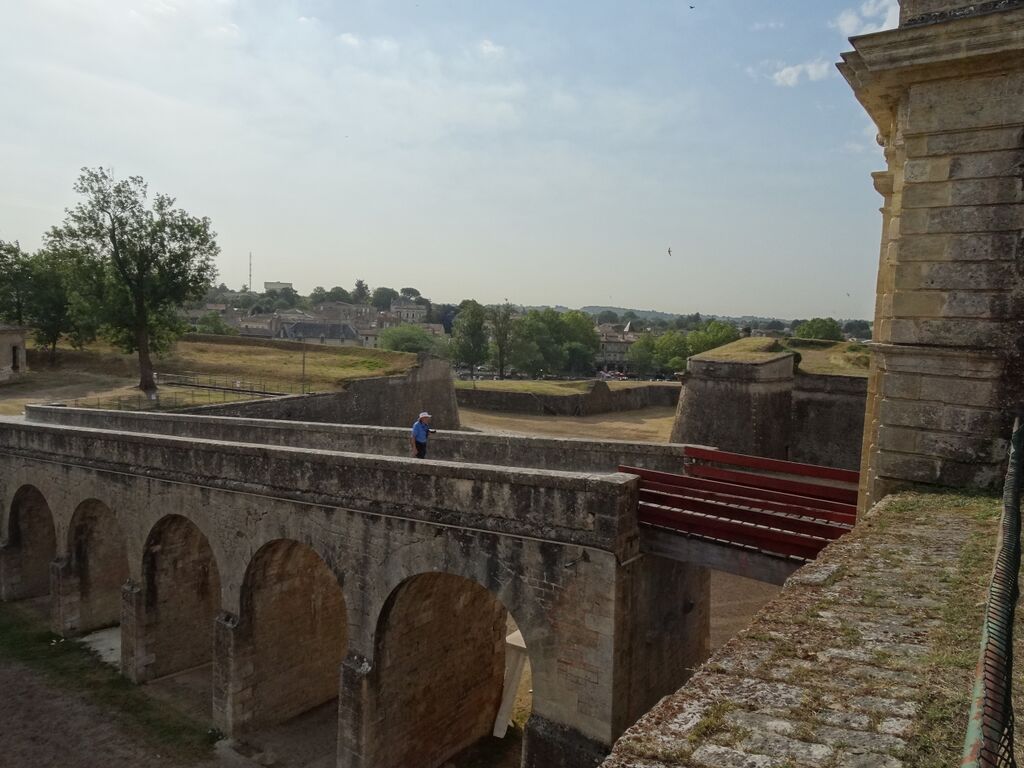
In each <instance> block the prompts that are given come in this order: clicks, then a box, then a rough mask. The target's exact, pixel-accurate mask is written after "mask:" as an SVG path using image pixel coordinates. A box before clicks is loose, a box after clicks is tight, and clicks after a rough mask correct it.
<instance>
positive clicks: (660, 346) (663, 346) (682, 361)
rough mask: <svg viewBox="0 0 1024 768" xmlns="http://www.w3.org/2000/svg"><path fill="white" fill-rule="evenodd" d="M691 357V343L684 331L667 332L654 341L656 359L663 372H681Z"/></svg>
mask: <svg viewBox="0 0 1024 768" xmlns="http://www.w3.org/2000/svg"><path fill="white" fill-rule="evenodd" d="M689 356H690V343H689V341H688V340H687V334H686V333H684V332H683V331H666V332H665V333H663V334H661V336H658V337H657V338H656V339H655V341H654V359H655V362H656V363H657V365H658V368H660V369H661V370H662V371H680V370H682V369H683V368H685V367H686V358H688V357H689Z"/></svg>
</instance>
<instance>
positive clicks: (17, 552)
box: [0, 485, 57, 611]
mask: <svg viewBox="0 0 1024 768" xmlns="http://www.w3.org/2000/svg"><path fill="white" fill-rule="evenodd" d="M56 554H57V534H56V531H55V529H54V524H53V515H52V513H51V512H50V506H49V505H48V504H47V503H46V499H45V498H44V497H43V494H42V493H40V492H39V489H38V488H36V487H34V486H31V485H25V486H22V487H21V488H19V489H18V492H17V493H15V494H14V499H13V501H12V502H11V513H10V517H9V518H8V521H7V546H6V547H5V548H4V550H3V557H2V558H0V569H2V570H0V589H2V590H3V594H2V597H3V599H4V600H26V599H30V598H46V597H48V596H49V594H50V563H51V562H53V559H54V557H56ZM48 602H49V601H48V600H40V601H39V603H40V606H41V608H40V610H41V611H45V610H46V606H47V605H48Z"/></svg>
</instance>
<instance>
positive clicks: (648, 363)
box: [626, 333, 657, 374]
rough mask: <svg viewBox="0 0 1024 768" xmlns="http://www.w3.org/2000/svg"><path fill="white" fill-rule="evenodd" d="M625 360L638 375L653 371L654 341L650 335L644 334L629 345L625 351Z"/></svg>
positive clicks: (654, 362) (654, 361)
mask: <svg viewBox="0 0 1024 768" xmlns="http://www.w3.org/2000/svg"><path fill="white" fill-rule="evenodd" d="M626 360H628V361H629V364H630V365H631V366H632V367H633V369H634V370H635V371H636V372H637V373H639V374H646V373H650V372H651V371H653V370H654V367H655V365H657V362H656V360H655V340H654V336H652V335H651V334H650V333H645V334H642V335H641V336H640V338H639V339H637V340H636V341H634V342H633V343H632V344H630V345H629V349H628V350H627V351H626Z"/></svg>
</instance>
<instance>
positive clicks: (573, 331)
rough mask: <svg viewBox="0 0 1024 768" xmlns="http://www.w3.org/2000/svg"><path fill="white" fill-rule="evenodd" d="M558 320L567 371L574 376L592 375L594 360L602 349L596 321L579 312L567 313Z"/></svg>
mask: <svg viewBox="0 0 1024 768" xmlns="http://www.w3.org/2000/svg"><path fill="white" fill-rule="evenodd" d="M558 319H559V326H560V330H561V333H560V336H561V338H560V341H561V344H562V355H563V358H564V360H565V362H564V365H565V369H566V370H568V371H569V372H570V373H572V374H574V375H579V374H582V373H592V372H593V370H594V358H595V357H596V356H597V353H598V350H600V349H601V338H600V336H598V335H597V329H596V328H595V327H594V319H593V318H592V317H591V316H590V315H588V314H587V313H586V312H580V311H579V310H571V311H569V312H566V313H565V314H563V315H560V316H559V318H558Z"/></svg>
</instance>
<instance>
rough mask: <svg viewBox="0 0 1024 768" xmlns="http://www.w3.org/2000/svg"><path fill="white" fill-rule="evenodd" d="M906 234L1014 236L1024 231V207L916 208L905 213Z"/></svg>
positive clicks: (903, 224) (904, 227) (904, 228)
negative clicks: (998, 234)
mask: <svg viewBox="0 0 1024 768" xmlns="http://www.w3.org/2000/svg"><path fill="white" fill-rule="evenodd" d="M902 227H903V233H904V234H905V235H916V234H942V233H946V232H948V233H968V232H1011V231H1019V230H1022V229H1024V205H984V206H957V207H953V208H915V209H913V210H905V211H904V212H903V223H902Z"/></svg>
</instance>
